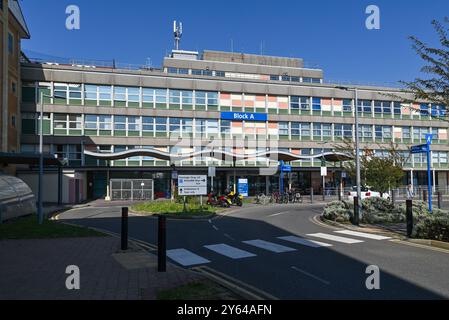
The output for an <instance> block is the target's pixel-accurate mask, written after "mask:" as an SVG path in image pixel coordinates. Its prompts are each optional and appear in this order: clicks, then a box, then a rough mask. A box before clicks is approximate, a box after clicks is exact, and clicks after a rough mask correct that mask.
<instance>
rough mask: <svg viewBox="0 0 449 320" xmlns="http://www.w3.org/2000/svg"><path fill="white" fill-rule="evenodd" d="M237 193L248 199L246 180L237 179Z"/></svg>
mask: <svg viewBox="0 0 449 320" xmlns="http://www.w3.org/2000/svg"><path fill="white" fill-rule="evenodd" d="M238 192H239V194H241V195H242V196H244V197H248V179H239V183H238Z"/></svg>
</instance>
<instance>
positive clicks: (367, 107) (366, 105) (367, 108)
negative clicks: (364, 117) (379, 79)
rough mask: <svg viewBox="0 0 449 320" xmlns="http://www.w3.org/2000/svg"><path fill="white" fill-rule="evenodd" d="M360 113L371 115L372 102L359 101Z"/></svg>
mask: <svg viewBox="0 0 449 320" xmlns="http://www.w3.org/2000/svg"><path fill="white" fill-rule="evenodd" d="M357 110H358V112H361V113H367V114H371V111H372V110H371V100H359V105H358V108H357Z"/></svg>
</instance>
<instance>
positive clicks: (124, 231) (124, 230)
mask: <svg viewBox="0 0 449 320" xmlns="http://www.w3.org/2000/svg"><path fill="white" fill-rule="evenodd" d="M121 240H122V250H128V208H127V207H123V208H122V230H121Z"/></svg>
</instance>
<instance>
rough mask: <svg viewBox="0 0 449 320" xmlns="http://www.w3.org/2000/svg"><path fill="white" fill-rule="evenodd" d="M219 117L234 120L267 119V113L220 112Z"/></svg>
mask: <svg viewBox="0 0 449 320" xmlns="http://www.w3.org/2000/svg"><path fill="white" fill-rule="evenodd" d="M221 119H222V120H234V121H245V120H246V121H268V115H267V114H266V113H249V112H222V113H221Z"/></svg>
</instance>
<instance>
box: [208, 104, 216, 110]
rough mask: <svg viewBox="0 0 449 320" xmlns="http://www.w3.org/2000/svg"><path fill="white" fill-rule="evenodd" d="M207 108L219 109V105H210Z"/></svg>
mask: <svg viewBox="0 0 449 320" xmlns="http://www.w3.org/2000/svg"><path fill="white" fill-rule="evenodd" d="M207 109H208V110H209V111H218V106H217V105H208V106H207Z"/></svg>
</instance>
